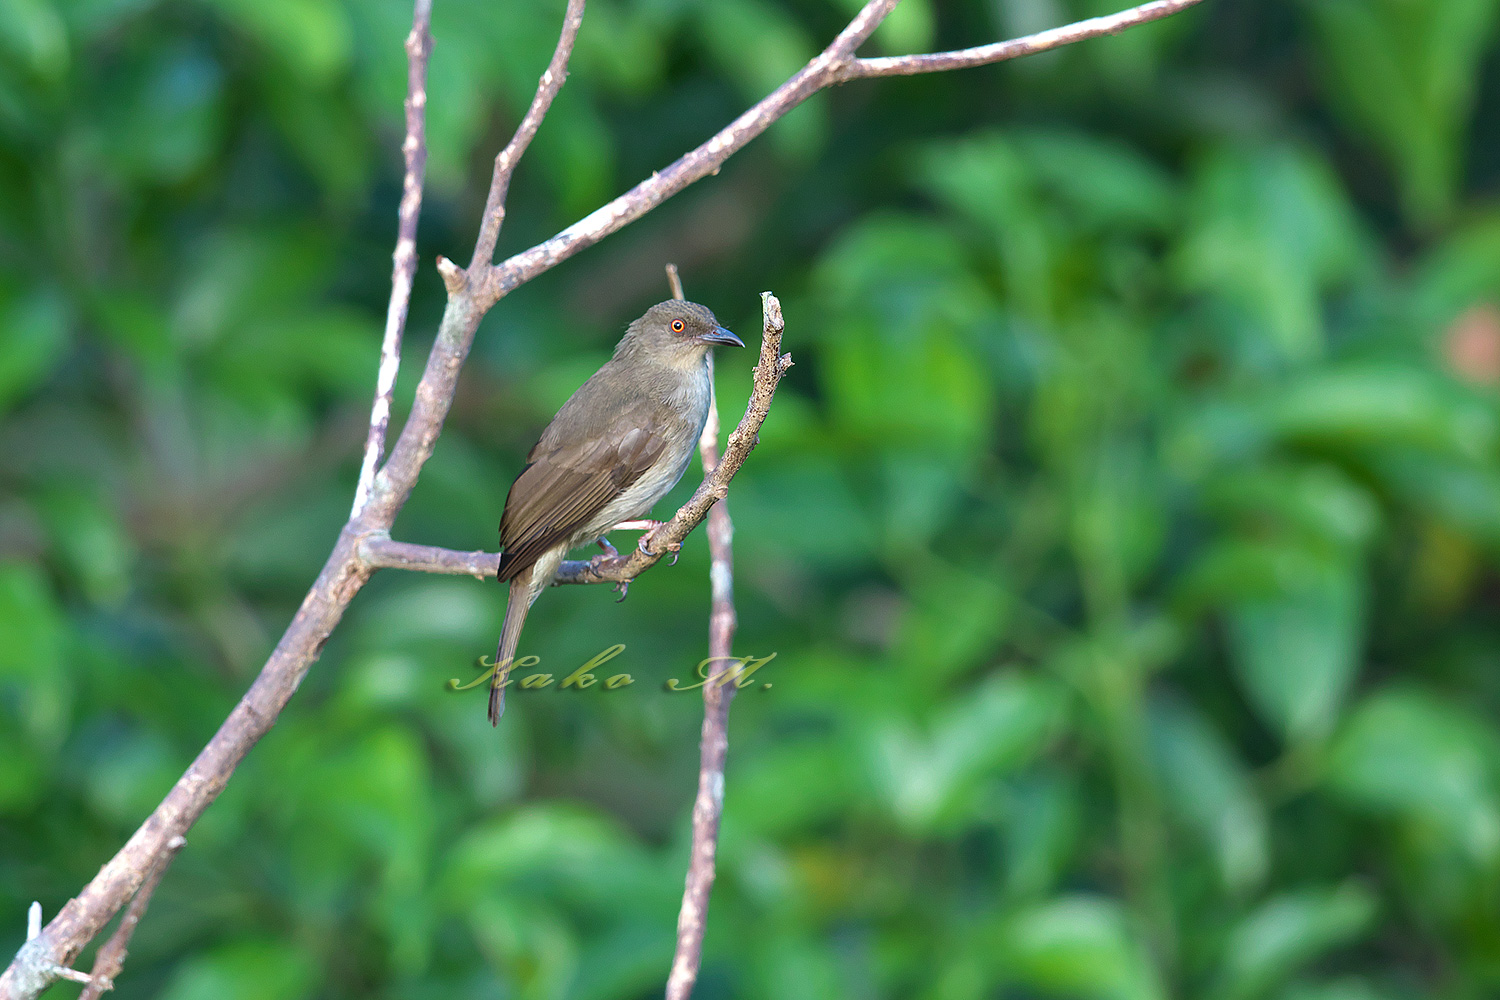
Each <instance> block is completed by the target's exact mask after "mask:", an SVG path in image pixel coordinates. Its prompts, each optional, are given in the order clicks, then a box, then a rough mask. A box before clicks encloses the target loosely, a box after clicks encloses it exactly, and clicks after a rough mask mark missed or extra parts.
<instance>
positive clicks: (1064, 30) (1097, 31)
mask: <svg viewBox="0 0 1500 1000" xmlns="http://www.w3.org/2000/svg"><path fill="white" fill-rule="evenodd" d="M1202 2H1203V0H1153V2H1152V3H1144V4H1141V5H1140V6H1139V7H1132V8H1130V9H1129V10H1122V11H1120V12H1119V13H1117V14H1108V15H1105V16H1103V17H1091V18H1089V19H1088V20H1087V21H1079V22H1077V23H1075V24H1069V25H1064V26H1063V27H1061V28H1051V29H1048V30H1047V31H1039V32H1037V33H1036V34H1034V35H1027V36H1026V37H1024V38H1013V39H1011V40H1009V41H1005V42H995V43H993V44H990V45H976V46H975V47H973V48H971V49H958V50H955V51H953V52H928V53H923V54H922V55H912V56H889V57H886V58H881V59H855V60H854V61H852V62H850V63H849V64H848V65H847V66H845V67H844V69H843V71H842V72H841V73H840V75H839V82H840V83H843V82H846V81H849V80H863V79H867V78H869V77H874V76H914V75H916V74H918V73H941V72H943V71H945V70H954V69H968V68H969V67H972V66H986V65H989V64H990V63H997V62H1004V61H1005V60H1007V59H1015V58H1018V57H1020V56H1030V55H1035V54H1036V53H1038V52H1046V51H1047V50H1048V49H1056V48H1060V47H1062V46H1064V45H1072V44H1073V43H1074V42H1082V41H1086V40H1087V39H1090V38H1098V37H1099V36H1101V35H1117V34H1119V33H1120V32H1122V31H1124V30H1125V29H1126V28H1133V27H1135V26H1136V25H1138V24H1145V23H1146V22H1148V21H1158V20H1160V19H1162V18H1164V17H1170V16H1172V15H1173V14H1176V13H1178V12H1179V11H1182V10H1186V9H1187V8H1189V7H1192V6H1195V5H1197V4H1199V3H1202Z"/></svg>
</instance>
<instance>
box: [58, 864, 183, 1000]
mask: <svg viewBox="0 0 1500 1000" xmlns="http://www.w3.org/2000/svg"><path fill="white" fill-rule="evenodd" d="M186 843H187V841H186V840H184V839H183V838H182V837H173V838H172V839H171V840H169V841H167V849H166V850H165V851H163V852H162V853H161V854H160V855H159V856H158V857H157V859H156V864H155V865H154V866H152V868H151V871H150V872H149V873H148V874H147V875H146V881H144V882H142V883H141V887H140V888H139V889H137V890H136V891H135V898H133V899H131V901H130V905H129V906H128V907H126V909H125V915H124V916H123V917H121V918H120V926H119V927H116V928H115V932H114V933H113V934H111V935H110V936H109V940H108V941H106V942H104V945H103V947H101V948H100V949H99V953H98V954H97V955H95V956H94V971H93V972H91V973H90V974H89V984H88V985H87V986H85V987H84V988H83V992H82V993H80V994H78V1000H99V998H100V997H102V996H103V995H104V993H105V991H106V990H112V989H114V988H115V977H116V976H118V975H119V974H120V970H121V969H123V968H124V967H125V956H126V954H128V952H127V950H126V949H127V948H128V947H129V945H130V938H131V936H132V935H134V934H135V928H136V925H138V924H139V923H140V922H141V918H142V917H144V916H145V915H146V907H148V906H150V905H151V894H152V893H154V892H155V891H156V887H157V886H158V885H159V884H161V877H162V876H163V875H165V874H166V872H167V866H168V865H170V864H171V863H172V859H173V858H175V857H177V852H178V851H180V850H182V846H183V845H184V844H186Z"/></svg>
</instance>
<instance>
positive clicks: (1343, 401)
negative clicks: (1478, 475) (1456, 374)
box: [1262, 361, 1500, 461]
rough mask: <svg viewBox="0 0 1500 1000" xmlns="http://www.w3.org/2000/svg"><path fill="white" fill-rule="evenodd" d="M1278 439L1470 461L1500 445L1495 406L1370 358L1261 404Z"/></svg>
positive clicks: (1430, 375)
mask: <svg viewBox="0 0 1500 1000" xmlns="http://www.w3.org/2000/svg"><path fill="white" fill-rule="evenodd" d="M1262 405H1263V406H1264V411H1263V419H1264V420H1265V422H1266V424H1267V425H1268V426H1269V427H1271V428H1272V429H1273V430H1274V432H1275V433H1276V434H1277V435H1279V436H1281V437H1282V438H1284V439H1286V440H1289V441H1292V442H1296V443H1300V444H1316V445H1322V446H1325V447H1335V448H1339V447H1342V448H1390V447H1392V446H1396V445H1405V446H1409V447H1413V448H1420V449H1423V450H1426V451H1431V452H1435V453H1438V454H1445V455H1451V456H1453V457H1456V458H1462V459H1466V460H1469V461H1482V460H1485V459H1487V458H1489V457H1490V456H1491V455H1493V454H1494V453H1495V450H1496V448H1497V447H1500V414H1497V412H1496V410H1495V408H1494V406H1492V405H1489V404H1488V403H1487V402H1486V401H1484V400H1483V399H1481V398H1479V397H1477V396H1475V395H1473V394H1471V393H1469V392H1467V391H1465V390H1463V389H1461V388H1460V387H1459V386H1457V385H1456V384H1454V383H1453V382H1451V381H1449V380H1447V379H1445V378H1443V377H1441V376H1439V375H1437V374H1435V373H1434V372H1431V371H1429V370H1424V369H1422V368H1417V367H1415V366H1413V365H1409V364H1400V363H1397V362H1394V361H1370V362H1362V363H1358V364H1345V365H1340V366H1338V367H1335V368H1329V369H1325V370H1323V371H1319V372H1315V373H1312V374H1309V375H1307V376H1306V377H1304V378H1301V379H1298V380H1297V381H1296V382H1293V383H1292V384H1290V385H1286V386H1283V387H1281V388H1279V389H1278V390H1277V392H1276V394H1275V396H1274V397H1273V398H1269V399H1267V400H1265V401H1264V403H1263V404H1262Z"/></svg>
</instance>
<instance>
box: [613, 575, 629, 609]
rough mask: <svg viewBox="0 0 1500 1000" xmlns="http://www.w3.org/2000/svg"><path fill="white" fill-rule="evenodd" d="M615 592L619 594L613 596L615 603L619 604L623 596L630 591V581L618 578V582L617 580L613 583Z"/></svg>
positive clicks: (623, 598)
mask: <svg viewBox="0 0 1500 1000" xmlns="http://www.w3.org/2000/svg"><path fill="white" fill-rule="evenodd" d="M615 593H617V594H619V595H620V596H619V597H617V598H615V603H616V604H619V603H620V602H621V601H623V600H625V596H626V595H627V594H629V593H630V581H629V580H620V581H619V582H617V583H616V584H615Z"/></svg>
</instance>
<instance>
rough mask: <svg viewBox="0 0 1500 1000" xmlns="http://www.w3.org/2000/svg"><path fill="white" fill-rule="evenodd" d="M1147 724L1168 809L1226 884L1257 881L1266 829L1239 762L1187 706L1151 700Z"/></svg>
mask: <svg viewBox="0 0 1500 1000" xmlns="http://www.w3.org/2000/svg"><path fill="white" fill-rule="evenodd" d="M1150 723H1151V742H1152V746H1153V749H1154V750H1155V756H1156V764H1157V767H1158V769H1159V771H1160V774H1161V778H1162V785H1163V787H1164V788H1165V790H1166V793H1167V801H1168V803H1169V804H1170V806H1171V807H1172V810H1173V811H1174V812H1175V813H1176V814H1177V816H1178V818H1179V819H1180V820H1181V821H1182V822H1183V823H1185V824H1186V825H1187V826H1188V827H1189V828H1190V829H1192V830H1193V832H1194V833H1196V834H1197V836H1198V837H1199V838H1200V839H1201V840H1202V841H1203V842H1204V843H1205V844H1207V845H1208V846H1209V848H1210V849H1211V850H1212V851H1213V852H1214V855H1215V858H1216V860H1217V861H1218V865H1219V876H1220V878H1222V879H1223V881H1224V885H1225V886H1226V887H1228V888H1229V889H1230V890H1231V891H1234V892H1243V891H1245V890H1247V889H1250V888H1253V887H1254V886H1256V885H1258V884H1259V883H1260V881H1261V880H1262V879H1263V878H1265V875H1266V868H1267V863H1268V860H1269V846H1268V840H1269V831H1268V823H1267V819H1266V811H1265V808H1264V806H1262V804H1261V802H1260V799H1259V798H1258V797H1257V796H1256V794H1255V790H1254V788H1253V787H1252V786H1251V783H1250V776H1249V774H1248V773H1247V771H1246V768H1245V764H1244V762H1243V761H1241V760H1239V759H1238V758H1237V757H1236V756H1235V753H1234V750H1233V748H1232V747H1231V746H1230V745H1229V743H1228V742H1227V741H1225V739H1224V738H1223V737H1222V736H1221V735H1220V734H1219V733H1218V732H1216V731H1215V730H1214V729H1213V727H1212V726H1210V725H1209V723H1208V722H1207V720H1205V719H1204V718H1203V717H1202V716H1200V715H1199V714H1198V713H1196V712H1194V711H1193V710H1192V709H1191V708H1190V707H1188V706H1187V705H1186V704H1183V703H1181V702H1178V701H1175V700H1166V699H1159V700H1157V701H1155V702H1153V703H1152V705H1151V712H1150Z"/></svg>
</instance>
